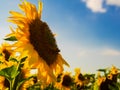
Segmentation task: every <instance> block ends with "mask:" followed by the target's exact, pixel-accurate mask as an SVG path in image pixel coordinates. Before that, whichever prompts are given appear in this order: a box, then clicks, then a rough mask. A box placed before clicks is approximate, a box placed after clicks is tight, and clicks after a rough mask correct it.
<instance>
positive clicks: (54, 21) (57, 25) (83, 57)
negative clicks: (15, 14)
mask: <svg viewBox="0 0 120 90" xmlns="http://www.w3.org/2000/svg"><path fill="white" fill-rule="evenodd" d="M27 1H30V2H32V3H34V4H35V5H37V3H38V0H27ZM42 1H43V14H42V20H43V21H45V22H47V23H48V25H49V26H50V28H51V30H52V32H53V33H55V34H57V36H56V40H57V44H58V46H59V48H60V50H61V54H62V56H63V57H64V59H65V60H66V61H67V62H68V63H69V64H70V66H71V68H70V69H69V70H72V71H73V69H74V68H75V67H79V68H81V71H82V72H95V71H96V70H97V69H99V68H106V67H111V66H112V65H115V66H117V67H118V68H120V64H119V63H120V61H119V60H120V0H42ZM19 3H20V0H2V1H1V3H0V11H1V12H0V42H1V43H2V42H3V41H2V39H3V38H4V36H5V35H6V34H8V33H9V32H10V29H9V25H10V23H9V22H7V18H8V17H9V16H10V14H9V11H10V10H16V11H19V8H18V4H19Z"/></svg>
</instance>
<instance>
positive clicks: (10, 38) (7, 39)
mask: <svg viewBox="0 0 120 90" xmlns="http://www.w3.org/2000/svg"><path fill="white" fill-rule="evenodd" d="M4 40H6V41H17V38H16V37H15V36H11V37H8V38H5V39H4Z"/></svg>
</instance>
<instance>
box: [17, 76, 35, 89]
mask: <svg viewBox="0 0 120 90" xmlns="http://www.w3.org/2000/svg"><path fill="white" fill-rule="evenodd" d="M34 77H36V76H30V77H28V78H24V79H20V81H19V82H18V84H17V90H19V88H20V86H21V85H22V84H23V83H24V82H25V81H27V80H30V79H31V78H34Z"/></svg>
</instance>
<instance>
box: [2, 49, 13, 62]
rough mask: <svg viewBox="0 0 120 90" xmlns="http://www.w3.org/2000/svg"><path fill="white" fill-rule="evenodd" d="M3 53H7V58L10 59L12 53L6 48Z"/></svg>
mask: <svg viewBox="0 0 120 90" xmlns="http://www.w3.org/2000/svg"><path fill="white" fill-rule="evenodd" d="M3 53H4V54H5V60H6V61H8V59H9V57H10V55H11V53H10V52H9V51H8V50H6V49H4V50H3Z"/></svg>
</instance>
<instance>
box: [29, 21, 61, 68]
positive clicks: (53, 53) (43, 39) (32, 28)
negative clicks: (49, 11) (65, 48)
mask: <svg viewBox="0 0 120 90" xmlns="http://www.w3.org/2000/svg"><path fill="white" fill-rule="evenodd" d="M29 32H30V36H29V39H30V43H31V44H32V45H33V47H34V49H35V50H36V51H37V53H38V54H39V56H40V57H42V58H43V59H44V60H45V62H46V63H47V64H48V65H49V66H50V65H51V64H53V63H54V62H55V61H56V59H57V55H58V52H59V51H60V50H59V49H58V47H57V44H56V40H55V38H54V35H53V34H52V32H51V30H50V29H49V26H48V25H47V24H46V23H45V22H42V21H41V20H39V19H36V20H34V21H33V22H32V23H31V24H30V25H29Z"/></svg>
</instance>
